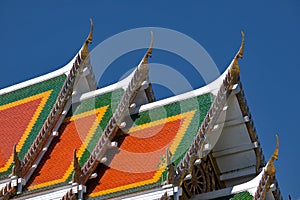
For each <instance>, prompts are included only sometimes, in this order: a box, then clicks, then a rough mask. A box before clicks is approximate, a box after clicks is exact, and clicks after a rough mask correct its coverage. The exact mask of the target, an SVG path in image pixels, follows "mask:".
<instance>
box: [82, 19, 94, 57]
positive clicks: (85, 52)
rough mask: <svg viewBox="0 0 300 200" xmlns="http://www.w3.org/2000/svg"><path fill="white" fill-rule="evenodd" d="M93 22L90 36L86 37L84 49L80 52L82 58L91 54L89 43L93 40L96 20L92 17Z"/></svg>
mask: <svg viewBox="0 0 300 200" xmlns="http://www.w3.org/2000/svg"><path fill="white" fill-rule="evenodd" d="M90 22H91V28H90V32H89V35H88V37H87V38H86V40H85V42H84V44H83V47H82V50H81V52H80V56H81V59H82V60H85V59H86V58H87V57H88V56H89V49H88V44H89V43H91V42H92V40H93V31H94V22H93V20H92V19H90Z"/></svg>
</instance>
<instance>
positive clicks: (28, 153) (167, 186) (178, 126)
mask: <svg viewBox="0 0 300 200" xmlns="http://www.w3.org/2000/svg"><path fill="white" fill-rule="evenodd" d="M92 33H93V23H92V25H91V31H90V33H89V35H88V37H87V39H86V41H85V42H84V44H83V46H82V48H81V49H80V51H79V52H78V54H77V55H76V56H75V57H74V58H73V59H72V60H71V61H70V63H69V64H67V65H66V66H64V67H62V68H60V69H58V70H56V71H54V72H52V73H49V74H46V75H43V76H40V77H37V78H34V79H31V80H28V81H25V82H22V83H19V84H16V85H13V86H10V87H7V88H4V89H1V90H0V122H1V123H0V130H1V131H0V140H1V141H0V199H28V200H40V199H63V200H66V199H80V200H81V199H126V200H133V199H183V200H185V199H203V200H204V199H207V200H208V199H219V200H223V199H224V200H229V199H235V200H237V199H249V200H250V199H251V200H252V199H253V200H254V199H255V200H256V199H267V200H274V199H275V200H281V199H282V197H281V194H280V190H279V186H278V182H277V179H276V176H275V174H276V169H275V165H274V161H275V160H277V158H278V148H279V139H278V136H276V139H277V144H276V145H275V144H274V154H273V155H272V156H271V158H267V159H266V160H265V158H264V155H263V153H262V148H261V144H260V141H259V138H258V135H257V133H256V129H255V126H254V123H253V119H252V116H251V113H250V109H249V107H248V105H247V101H246V98H245V94H244V90H243V87H242V83H241V80H240V67H239V63H238V60H239V59H240V58H242V56H243V51H244V34H243V33H242V42H241V46H240V48H239V50H238V52H237V54H236V55H235V56H234V57H233V60H232V61H231V63H230V64H229V66H228V67H227V69H226V70H225V71H224V72H223V74H222V75H221V76H220V77H219V78H217V79H216V80H215V81H213V82H211V83H209V84H208V85H206V86H204V87H201V88H199V89H196V90H193V91H191V92H187V93H184V94H180V95H177V96H175V97H170V98H167V99H163V100H159V101H156V98H155V91H153V88H152V84H151V80H150V79H149V76H148V73H149V70H151V69H149V66H148V59H149V57H150V56H151V54H152V46H153V36H152V42H151V44H150V47H149V49H148V50H147V52H146V53H145V55H144V56H143V58H141V61H140V63H139V65H138V66H137V67H136V68H135V70H134V71H133V72H132V73H131V74H130V75H129V76H127V77H126V78H124V79H123V80H121V81H119V82H117V83H115V84H112V85H109V86H107V87H104V88H98V87H97V82H96V81H95V77H94V74H93V68H92V66H91V62H90V59H89V50H88V45H89V43H91V41H92Z"/></svg>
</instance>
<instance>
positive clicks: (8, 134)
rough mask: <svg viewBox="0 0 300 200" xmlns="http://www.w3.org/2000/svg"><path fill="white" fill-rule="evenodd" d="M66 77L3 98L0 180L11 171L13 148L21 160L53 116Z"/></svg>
mask: <svg viewBox="0 0 300 200" xmlns="http://www.w3.org/2000/svg"><path fill="white" fill-rule="evenodd" d="M65 78H66V76H65V74H62V75H59V76H57V77H54V78H51V79H48V80H45V81H42V82H39V83H36V84H34V85H30V86H27V87H24V88H20V89H18V90H15V91H11V92H9V93H6V94H2V95H0V114H1V116H0V117H1V118H0V120H1V124H0V131H1V133H0V136H1V137H0V142H1V146H0V152H1V153H0V157H1V158H0V162H1V163H0V178H1V179H2V178H7V177H8V175H9V174H10V173H11V168H12V166H13V165H12V152H13V145H14V144H17V151H18V152H19V158H20V159H21V160H22V159H23V157H24V155H25V154H26V153H27V151H28V149H29V147H30V145H31V144H32V142H33V141H34V139H35V138H36V136H37V134H38V132H39V131H40V129H41V127H42V126H43V124H44V122H45V120H46V118H47V116H48V114H49V113H50V111H51V109H52V107H53V105H54V103H55V101H56V98H57V96H58V94H59V92H60V89H61V87H62V85H63V83H64V81H65Z"/></svg>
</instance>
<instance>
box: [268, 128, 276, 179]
mask: <svg viewBox="0 0 300 200" xmlns="http://www.w3.org/2000/svg"><path fill="white" fill-rule="evenodd" d="M278 152H279V137H278V134H276V148H275V151H274V153H273V155H272V157H271V158H270V160H269V161H268V164H267V168H266V172H267V174H268V175H269V176H274V175H275V172H276V168H275V165H274V160H278Z"/></svg>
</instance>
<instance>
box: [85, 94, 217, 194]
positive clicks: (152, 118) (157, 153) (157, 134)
mask: <svg viewBox="0 0 300 200" xmlns="http://www.w3.org/2000/svg"><path fill="white" fill-rule="evenodd" d="M212 100H213V95H211V94H210V93H208V94H204V95H201V96H198V97H194V98H190V99H187V100H183V101H178V102H175V103H172V104H169V105H165V106H161V107H158V108H155V109H152V110H149V111H144V112H141V113H138V114H134V115H131V117H130V118H129V119H131V120H132V123H133V126H132V127H128V129H126V128H124V129H122V130H119V134H117V136H116V137H115V138H114V139H113V140H114V141H117V142H118V149H116V148H115V149H111V150H110V151H109V152H107V153H106V156H107V157H108V160H107V161H106V162H105V163H103V164H100V165H99V166H98V168H97V169H96V173H97V174H98V176H97V178H95V179H92V180H90V181H89V182H88V183H87V190H88V191H87V196H86V198H88V199H107V198H112V197H116V196H119V195H123V194H128V193H133V192H137V191H142V190H146V189H150V188H153V187H158V186H160V185H161V183H162V182H164V181H166V174H167V171H166V151H167V149H169V150H170V151H171V153H172V154H173V156H172V162H174V164H175V165H177V164H178V163H179V161H180V160H181V159H182V156H183V155H184V154H185V153H186V151H187V149H188V148H189V147H190V144H191V142H192V141H193V138H194V136H195V134H196V133H197V130H198V128H199V126H200V124H201V123H202V121H203V119H204V118H205V115H206V114H207V111H208V109H209V108H210V106H211V103H212ZM126 121H128V119H127V120H126ZM127 124H129V123H127Z"/></svg>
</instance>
